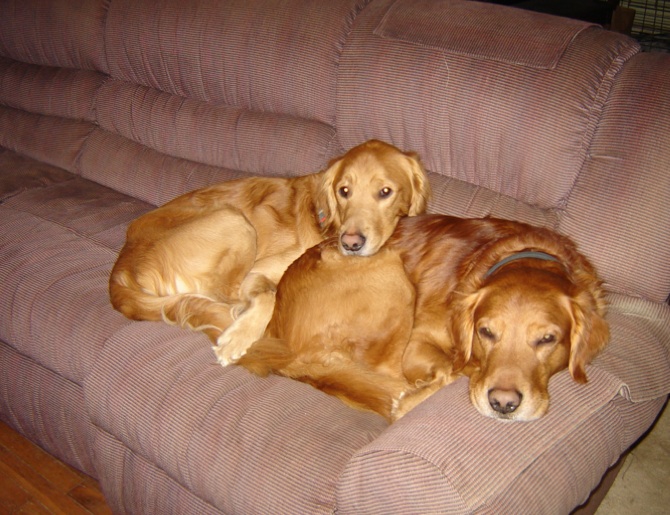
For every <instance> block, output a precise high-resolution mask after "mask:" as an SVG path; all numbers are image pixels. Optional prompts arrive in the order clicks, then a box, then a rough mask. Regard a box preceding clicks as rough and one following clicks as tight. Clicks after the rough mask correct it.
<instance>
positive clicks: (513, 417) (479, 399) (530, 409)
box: [470, 392, 548, 422]
mask: <svg viewBox="0 0 670 515" xmlns="http://www.w3.org/2000/svg"><path fill="white" fill-rule="evenodd" d="M470 400H471V401H472V404H473V406H474V407H475V408H476V409H477V411H478V412H479V413H480V414H481V415H484V416H485V417H488V418H493V419H495V420H500V421H501V422H531V421H533V420H537V419H539V418H542V417H543V416H544V415H545V414H546V413H547V408H548V403H547V404H546V405H544V404H543V403H542V404H541V405H539V406H530V405H528V406H521V407H520V408H518V409H516V410H515V411H512V412H510V413H500V412H498V411H496V410H494V409H493V408H492V407H491V405H490V404H489V403H488V401H487V400H486V399H485V396H478V395H477V394H476V393H475V392H471V394H470Z"/></svg>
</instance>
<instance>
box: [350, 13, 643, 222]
mask: <svg viewBox="0 0 670 515" xmlns="http://www.w3.org/2000/svg"><path fill="white" fill-rule="evenodd" d="M482 20H484V22H483V21H482ZM496 22H497V23H496ZM509 27H515V30H513V31H510V30H508V28H509ZM529 47H530V51H529V50H528V49H529ZM638 50H639V48H638V46H637V44H636V43H635V42H633V41H632V40H626V39H622V38H620V37H618V36H617V35H614V34H610V33H607V32H605V31H603V30H601V29H600V28H596V27H591V26H589V25H588V24H586V23H582V22H577V21H570V20H568V21H565V22H562V23H556V19H555V18H552V17H550V16H547V15H542V14H538V13H526V12H519V11H518V10H516V9H509V8H506V7H501V6H493V5H490V4H484V3H479V2H466V1H462V0H442V1H431V2H416V1H413V0H397V1H390V0H381V1H379V2H374V3H373V4H372V5H370V6H369V7H368V9H366V10H365V11H364V13H362V15H361V16H360V17H359V18H358V20H357V24H356V27H355V30H354V31H353V33H352V37H351V38H350V40H349V42H348V44H347V47H346V48H345V51H344V53H343V58H342V64H341V71H340V88H339V89H338V91H339V92H340V97H339V98H338V129H339V137H340V139H341V141H342V143H343V145H344V146H345V147H346V146H349V145H350V144H351V143H353V142H354V141H360V140H361V139H365V138H368V137H377V138H380V139H384V140H388V141H393V142H394V143H396V144H398V145H400V146H402V147H404V148H412V149H414V150H416V151H418V152H419V153H420V154H421V155H422V156H423V158H424V160H425V164H426V166H427V167H428V169H429V170H431V171H433V172H436V173H439V174H442V175H446V176H448V177H451V178H455V179H459V180H461V181H464V182H467V183H470V184H473V185H477V186H480V187H484V188H487V189H489V190H492V191H494V192H498V193H500V194H503V195H507V196H510V197H513V198H515V199H517V200H519V201H522V202H526V203H529V204H532V205H534V206H537V207H539V208H542V209H556V208H560V207H562V206H563V205H564V203H565V201H566V199H567V197H568V196H569V194H570V190H571V187H572V185H573V184H574V181H575V178H576V177H577V175H578V174H579V173H580V171H581V169H582V167H583V164H584V159H585V158H586V155H587V150H588V148H589V145H590V141H591V139H592V137H593V132H594V128H595V126H596V124H597V121H598V120H599V118H600V115H601V111H602V105H603V103H604V100H605V99H606V98H607V94H608V92H609V89H610V88H611V85H612V82H613V77H614V75H616V73H617V72H618V70H619V69H620V68H621V66H622V64H623V62H624V61H625V59H626V58H628V57H629V56H630V55H632V54H634V53H635V52H637V51H638ZM362 113H364V114H363V115H362Z"/></svg>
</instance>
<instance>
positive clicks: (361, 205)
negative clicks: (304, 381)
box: [109, 140, 430, 365]
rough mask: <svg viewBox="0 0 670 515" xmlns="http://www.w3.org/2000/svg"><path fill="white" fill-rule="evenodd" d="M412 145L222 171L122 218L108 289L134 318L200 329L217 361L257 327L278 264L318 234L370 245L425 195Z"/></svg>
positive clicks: (371, 145) (343, 243)
mask: <svg viewBox="0 0 670 515" xmlns="http://www.w3.org/2000/svg"><path fill="white" fill-rule="evenodd" d="M429 194H430V187H429V184H428V181H427V179H426V176H425V171H424V169H423V167H422V165H421V163H420V161H419V159H418V158H417V156H416V155H415V154H414V153H411V152H401V151H400V150H398V149H397V148H395V147H393V146H391V145H388V144H386V143H383V142H380V141H375V140H371V141H368V142H366V143H363V144H361V145H359V146H357V147H354V148H352V149H351V150H349V151H348V152H347V153H346V154H344V155H343V156H342V157H340V158H338V159H336V160H334V161H333V162H332V163H331V164H330V165H329V167H328V168H327V169H326V170H324V171H321V172H318V173H315V174H311V175H307V176H304V177H294V178H267V177H265V178H260V177H258V178H250V179H242V180H236V181H229V182H225V183H221V184H217V185H214V186H211V187H208V188H204V189H201V190H197V191H193V192H191V193H187V194H185V195H182V196H180V197H178V198H176V199H174V200H172V201H171V202H168V203H167V204H165V205H164V206H162V207H160V208H158V209H155V210H153V211H151V212H149V213H147V214H145V215H143V216H141V217H140V218H138V219H137V220H135V221H134V222H133V223H132V224H131V225H130V227H129V228H128V233H127V239H126V243H125V246H124V247H123V249H122V250H121V253H120V255H119V257H118V260H117V261H116V264H115V265H114V268H113V270H112V273H111V276H110V282H109V289H110V298H111V302H112V305H113V306H114V308H115V309H117V310H118V311H120V312H121V313H123V314H124V315H125V316H127V317H128V318H131V319H134V320H165V321H166V322H169V323H174V324H178V325H181V326H185V327H190V328H192V329H195V330H201V331H204V332H205V333H206V334H207V335H208V336H209V337H210V338H211V339H212V340H213V341H214V342H215V343H216V347H215V352H216V354H217V357H218V360H219V361H220V362H221V363H222V364H224V365H225V364H228V363H231V362H234V361H235V360H237V359H238V358H239V357H240V356H241V355H243V354H244V352H245V351H246V350H247V348H248V347H249V346H250V345H251V344H252V343H253V342H254V341H255V340H257V339H258V338H260V337H261V336H262V335H263V332H264V331H265V327H266V325H267V323H268V321H269V320H270V317H271V315H272V310H273V306H274V296H275V289H276V284H277V283H278V282H279V279H280V278H281V276H282V274H283V273H284V271H285V270H286V268H287V267H288V265H289V264H290V263H291V262H292V261H293V260H295V259H296V258H297V257H298V256H300V255H301V254H302V253H303V252H304V251H305V250H306V249H308V248H310V247H311V246H313V245H315V244H317V243H318V242H320V241H322V240H323V239H324V238H325V237H330V236H337V241H338V247H339V251H340V252H342V253H345V254H352V255H360V256H369V255H372V254H374V253H375V252H377V251H378V250H379V248H380V247H381V246H382V245H383V244H384V243H385V241H386V240H387V239H388V237H389V236H390V235H391V233H392V232H393V230H394V228H395V226H396V224H397V222H398V220H399V219H400V218H401V217H403V216H405V215H416V214H419V213H421V212H423V210H424V209H425V207H426V202H427V199H428V197H429Z"/></svg>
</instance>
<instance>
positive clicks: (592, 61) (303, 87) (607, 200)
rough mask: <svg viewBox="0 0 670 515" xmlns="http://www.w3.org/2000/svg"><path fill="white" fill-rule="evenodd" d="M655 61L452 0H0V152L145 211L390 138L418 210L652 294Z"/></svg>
mask: <svg viewBox="0 0 670 515" xmlns="http://www.w3.org/2000/svg"><path fill="white" fill-rule="evenodd" d="M3 13H6V14H7V15H3ZM15 13H19V14H15ZM10 14H11V16H10ZM17 16H18V17H19V18H20V19H25V22H24V23H16V19H17V18H16V17H17ZM27 28H28V29H27ZM668 68H669V64H668V57H667V56H665V55H661V54H642V53H640V48H639V46H638V45H637V43H636V42H635V41H633V40H632V39H630V38H627V37H625V36H622V35H619V34H616V33H613V32H609V31H605V30H603V29H602V28H600V27H596V26H593V25H590V24H587V23H583V22H579V21H574V20H567V19H557V18H554V17H551V16H547V15H543V14H539V13H532V12H527V11H521V10H516V9H510V8H507V7H502V6H497V5H493V4H483V3H479V2H469V1H465V0H431V1H428V0H422V1H416V0H332V1H330V2H313V1H310V0H286V1H285V2H275V1H270V0H267V1H263V0H258V1H254V2H251V1H247V0H227V1H222V0H200V1H199V2H182V1H180V0H165V1H162V2H154V1H151V0H112V1H109V0H91V1H87V2H53V1H50V0H6V1H4V2H1V3H0V146H2V147H4V148H7V149H10V150H13V151H15V152H17V153H19V154H22V155H25V156H28V157H31V158H34V159H36V160H38V161H40V162H44V163H48V164H51V165H55V166H57V167H60V168H63V169H65V170H69V171H71V172H73V173H77V174H80V175H82V176H83V177H85V178H88V179H91V180H94V181H96V182H99V183H101V184H104V185H106V186H109V187H112V188H114V189H116V190H118V191H121V192H123V193H127V194H130V195H133V196H135V197H137V198H140V199H142V200H144V201H146V202H148V203H150V204H154V205H158V204H162V203H164V202H166V201H167V200H169V199H171V198H173V197H174V196H176V195H179V194H181V193H183V192H185V191H188V190H191V189H195V188H198V187H202V186H205V185H207V184H211V183H213V182H218V181H222V180H227V179H231V178H236V177H243V176H248V175H252V174H254V175H255V174H262V175H296V174H305V173H309V172H313V171H316V170H318V169H321V168H323V167H324V166H326V164H327V163H328V161H329V160H330V159H331V158H333V157H334V156H335V155H337V154H338V153H340V152H342V151H344V150H346V149H347V148H349V147H351V146H353V145H356V144H358V143H360V142H362V141H364V140H366V139H370V138H378V139H383V140H386V141H389V142H390V143H393V144H395V145H397V146H399V147H401V148H403V149H406V150H414V151H417V152H418V153H419V154H420V155H421V157H422V159H423V161H424V163H425V165H426V167H427V169H428V170H429V171H430V172H431V181H432V183H433V187H434V192H435V195H434V199H433V202H432V204H431V207H430V209H431V211H434V212H441V213H447V214H453V215H458V216H467V217H470V216H486V215H494V216H500V217H505V218H512V219H518V220H523V221H527V222H531V223H534V224H539V225H545V226H551V227H554V228H556V229H558V230H560V231H562V232H564V233H566V234H568V235H569V236H571V237H573V238H574V239H575V240H576V241H577V243H578V245H579V246H580V248H581V249H582V250H583V251H584V252H585V253H586V254H587V255H588V256H589V257H590V258H591V259H592V260H593V262H594V263H595V265H596V266H597V267H598V269H599V271H600V272H601V275H602V276H603V277H604V279H605V282H606V286H607V287H608V288H609V289H611V290H613V291H616V292H621V293H626V294H631V295H636V296H641V297H645V298H649V299H652V300H655V301H663V300H665V299H666V297H667V295H668V292H670V269H668V267H667V263H668V262H669V258H670V241H669V238H668V231H667V227H668V223H669V222H670V211H669V210H668V208H667V206H666V205H665V204H666V201H665V199H667V198H668V196H670V178H669V175H670V174H668V173H667V167H668V163H669V162H670V136H669V135H668V134H669V133H670V131H667V127H665V124H667V120H668V119H669V118H668V114H669V113H668V110H669V109H670V107H668V106H670V98H668V96H669V93H668V88H661V87H658V86H657V85H658V84H662V83H664V81H665V83H666V84H667V81H668Z"/></svg>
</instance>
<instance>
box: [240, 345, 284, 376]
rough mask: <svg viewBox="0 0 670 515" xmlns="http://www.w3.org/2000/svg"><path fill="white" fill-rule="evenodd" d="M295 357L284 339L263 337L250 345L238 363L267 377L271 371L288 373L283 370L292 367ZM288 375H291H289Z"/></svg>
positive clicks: (280, 373)
mask: <svg viewBox="0 0 670 515" xmlns="http://www.w3.org/2000/svg"><path fill="white" fill-rule="evenodd" d="M294 359H295V356H294V355H293V352H291V349H290V348H289V346H288V345H287V344H286V342H285V341H284V340H280V339H278V338H261V339H260V340H258V341H256V342H254V344H253V345H252V346H251V347H249V349H248V350H247V352H246V354H244V356H242V357H241V358H240V359H239V360H238V361H237V362H236V365H240V366H243V367H244V368H246V369H247V370H249V371H250V372H253V373H254V374H256V375H259V376H261V377H265V376H267V375H268V374H270V373H275V374H279V375H287V374H285V373H284V372H283V371H284V370H285V369H288V368H289V367H290V364H291V363H292V362H293V360H294ZM287 377H291V376H288V375H287Z"/></svg>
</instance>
